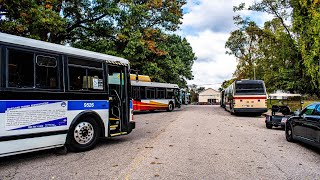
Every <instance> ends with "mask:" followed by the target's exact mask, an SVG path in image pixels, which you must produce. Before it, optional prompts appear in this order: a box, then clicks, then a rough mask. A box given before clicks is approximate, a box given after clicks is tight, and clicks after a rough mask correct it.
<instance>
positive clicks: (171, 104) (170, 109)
mask: <svg viewBox="0 0 320 180" xmlns="http://www.w3.org/2000/svg"><path fill="white" fill-rule="evenodd" d="M173 109H174V106H173V103H172V102H170V103H169V105H168V109H167V111H169V112H171V111H173Z"/></svg>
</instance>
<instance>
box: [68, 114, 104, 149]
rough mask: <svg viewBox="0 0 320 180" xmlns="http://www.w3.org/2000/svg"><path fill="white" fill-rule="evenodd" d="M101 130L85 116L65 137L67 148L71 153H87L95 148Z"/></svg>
mask: <svg viewBox="0 0 320 180" xmlns="http://www.w3.org/2000/svg"><path fill="white" fill-rule="evenodd" d="M100 131H101V129H100V128H99V126H98V123H97V122H96V121H95V119H94V118H92V117H90V116H85V117H83V118H81V119H79V120H78V121H77V122H76V123H74V125H73V126H72V127H71V128H70V130H69V133H68V136H67V141H68V143H67V148H68V149H69V150H70V151H73V152H81V151H87V150H90V149H92V148H94V147H95V145H96V144H97V142H98V139H99V136H100Z"/></svg>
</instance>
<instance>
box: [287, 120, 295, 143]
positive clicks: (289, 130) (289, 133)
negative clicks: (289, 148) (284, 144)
mask: <svg viewBox="0 0 320 180" xmlns="http://www.w3.org/2000/svg"><path fill="white" fill-rule="evenodd" d="M285 132H286V139H287V141H288V142H294V139H293V134H292V133H293V131H292V126H291V124H290V123H287V124H286V127H285Z"/></svg>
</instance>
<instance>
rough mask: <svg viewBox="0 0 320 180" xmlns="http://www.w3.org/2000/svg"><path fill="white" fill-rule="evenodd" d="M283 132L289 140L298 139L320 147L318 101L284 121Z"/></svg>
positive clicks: (319, 103) (319, 105)
mask: <svg viewBox="0 0 320 180" xmlns="http://www.w3.org/2000/svg"><path fill="white" fill-rule="evenodd" d="M285 134H286V139H287V141H289V142H293V141H294V140H299V141H303V142H305V143H308V144H311V145H313V146H316V147H318V148H320V139H319V138H320V102H317V103H313V104H310V105H308V106H307V107H306V108H304V109H303V110H302V111H301V112H296V113H295V115H294V116H291V117H290V118H289V119H288V120H287V122H286V125H285Z"/></svg>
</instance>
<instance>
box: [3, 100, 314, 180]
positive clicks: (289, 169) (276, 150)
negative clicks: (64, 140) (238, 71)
mask: <svg viewBox="0 0 320 180" xmlns="http://www.w3.org/2000/svg"><path fill="white" fill-rule="evenodd" d="M134 119H135V121H136V123H137V124H136V129H135V130H134V131H133V132H132V134H129V135H127V136H122V137H116V138H113V139H103V140H101V142H100V143H99V144H98V145H97V147H96V148H95V149H93V150H91V151H87V152H81V153H68V154H66V155H59V154H56V153H55V151H54V150H46V151H40V152H35V153H28V154H22V155H17V156H11V157H6V158H1V159H0V179H1V180H4V179H235V178H237V179H276V178H277V179H319V177H320V151H319V150H317V149H315V148H313V147H310V146H308V145H305V144H302V143H289V142H287V141H286V139H285V136H284V131H283V130H281V129H267V128H266V127H265V123H264V118H263V117H262V116H261V117H252V116H251V117H250V116H249V117H246V116H232V115H230V113H228V112H226V111H224V110H223V109H222V108H220V107H219V106H196V105H195V106H191V105H189V106H184V107H183V108H181V109H177V110H175V111H173V112H154V113H139V114H136V115H135V117H134Z"/></svg>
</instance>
